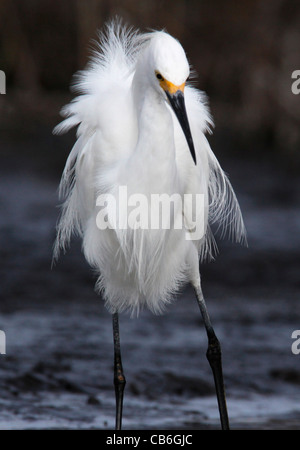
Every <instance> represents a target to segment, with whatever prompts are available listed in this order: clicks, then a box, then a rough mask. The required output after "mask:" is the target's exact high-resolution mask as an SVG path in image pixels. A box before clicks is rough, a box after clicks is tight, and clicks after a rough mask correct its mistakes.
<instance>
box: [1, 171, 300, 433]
mask: <svg viewBox="0 0 300 450" xmlns="http://www.w3.org/2000/svg"><path fill="white" fill-rule="evenodd" d="M226 169H227V171H228V172H229V173H230V174H231V180H232V182H233V185H234V187H235V189H236V191H237V195H238V197H239V199H240V203H241V207H242V210H243V213H244V217H245V222H246V227H247V230H248V241H249V247H248V248H240V247H238V246H237V245H234V244H230V243H221V244H220V255H219V256H218V258H217V259H216V261H215V262H212V263H210V264H208V265H205V266H203V267H202V268H201V269H202V279H203V290H204V294H205V296H206V301H207V306H208V309H209V313H210V315H211V318H212V321H213V324H214V327H215V331H216V334H217V335H218V337H219V340H220V341H221V344H222V349H223V366H224V377H225V385H226V389H227V401H228V410H229V416H230V419H231V426H232V428H233V429H298V428H300V401H299V399H300V355H294V354H293V353H292V351H291V345H292V342H293V340H292V339H291V334H292V332H293V330H295V329H300V308H299V291H300V281H299V269H300V245H299V244H300V233H299V231H300V210H299V204H300V189H299V187H300V186H299V184H300V183H299V182H298V181H297V179H296V178H292V177H289V176H288V175H285V174H284V173H283V171H280V170H279V169H275V168H269V167H268V166H262V167H260V169H259V170H258V169H257V166H256V165H254V164H252V163H250V164H249V163H246V162H245V163H243V162H239V163H234V164H231V165H230V164H229V165H228V168H226ZM57 183H58V177H53V176H52V177H46V176H44V174H43V173H39V172H38V171H34V172H33V171H29V170H28V169H27V168H26V166H24V167H22V166H21V165H20V166H19V167H18V168H17V170H12V165H10V166H9V167H8V169H7V170H5V169H4V167H3V166H2V169H1V181H0V184H1V190H0V206H1V211H2V213H1V217H0V244H1V247H0V252H1V258H0V275H1V303H0V329H1V330H4V331H5V333H6V355H0V429H112V428H113V427H114V388H113V344H112V326H111V316H110V315H109V313H108V312H107V311H106V310H105V308H104V306H103V303H102V301H101V299H100V298H98V296H97V295H96V294H95V292H94V290H93V286H94V282H95V277H94V276H93V274H92V273H91V271H90V269H89V267H88V266H87V264H86V263H85V261H84V257H83V255H82V254H81V251H80V243H79V242H77V241H75V242H74V245H73V246H72V248H71V250H70V251H69V252H68V253H67V254H66V255H65V256H63V257H62V258H61V260H60V261H59V262H58V263H57V265H56V266H55V267H54V268H52V269H51V253H52V244H53V240H54V232H55V231H54V228H55V223H56V219H57V214H58V209H57V207H56V205H57V203H58V201H57V191H56V189H57ZM120 333H121V345H122V352H123V365H124V370H125V374H126V378H127V385H126V391H125V399H124V422H123V423H124V429H127V430H129V429H173V430H176V429H178V430H179V429H218V428H219V427H220V425H219V419H218V410H217V404H216V398H215V395H214V386H213V379H212V374H211V372H210V368H209V365H208V362H207V360H206V357H205V352H206V347H207V341H206V334H205V330H204V327H203V324H202V320H201V317H200V313H199V311H198V307H197V304H196V301H195V299H194V294H193V292H192V290H191V289H190V288H188V287H187V288H186V289H184V290H183V291H182V292H181V293H180V294H179V295H178V298H177V299H176V301H175V302H174V303H173V304H171V305H170V306H169V307H168V310H167V312H166V314H165V315H163V316H154V315H152V314H151V313H150V312H147V311H144V312H142V314H141V315H140V316H139V317H138V318H130V317H129V316H127V315H122V316H121V320H120Z"/></svg>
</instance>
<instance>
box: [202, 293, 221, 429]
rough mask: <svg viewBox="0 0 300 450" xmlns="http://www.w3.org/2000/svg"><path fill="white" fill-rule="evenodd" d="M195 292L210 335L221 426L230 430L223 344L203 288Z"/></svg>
mask: <svg viewBox="0 0 300 450" xmlns="http://www.w3.org/2000/svg"><path fill="white" fill-rule="evenodd" d="M195 292H196V297H197V301H198V305H199V308H200V311H201V314H202V318H203V321H204V324H205V328H206V333H207V337H208V348H207V352H206V357H207V359H208V362H209V364H210V367H211V369H212V372H213V376H214V381H215V387H216V393H217V399H218V406H219V412H220V419H221V426H222V430H229V420H228V413H227V406H226V396H225V388H224V381H223V371H222V357H221V346H220V343H219V341H218V339H217V336H216V335H215V332H214V329H213V327H212V324H211V321H210V318H209V315H208V312H207V308H206V304H205V300H204V297H203V294H202V290H201V288H200V287H196V288H195Z"/></svg>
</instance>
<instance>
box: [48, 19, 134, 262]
mask: <svg viewBox="0 0 300 450" xmlns="http://www.w3.org/2000/svg"><path fill="white" fill-rule="evenodd" d="M99 42H101V44H100V43H97V48H96V49H95V51H94V54H93V57H92V58H91V62H90V63H89V65H88V66H87V68H86V69H85V70H83V71H81V72H79V73H78V74H76V75H75V79H74V85H73V90H74V92H75V93H78V94H79V95H78V96H77V97H76V98H75V99H74V100H73V101H71V103H69V104H68V105H66V106H65V107H64V108H63V109H62V111H61V114H62V116H63V117H64V118H65V119H64V120H63V121H62V122H61V123H60V124H59V125H57V126H56V127H55V129H54V133H65V132H67V131H68V130H70V129H71V128H73V127H75V126H77V127H78V128H77V141H76V143H75V145H74V147H73V149H72V151H71V153H70V155H69V157H68V159H67V162H66V165H65V169H64V172H63V175H62V179H61V183H60V191H59V192H60V197H61V198H63V199H64V203H63V205H62V213H61V217H60V220H59V223H58V226H57V239H56V243H55V249H54V259H56V258H57V257H58V255H59V252H60V249H64V248H65V247H66V245H67V244H68V243H69V241H70V237H71V235H72V233H73V232H77V233H79V234H82V231H83V228H84V226H85V222H86V220H88V218H89V217H90V215H91V214H92V213H93V210H94V206H95V195H96V194H97V193H96V192H95V190H96V187H95V186H96V183H95V177H96V176H98V177H99V170H100V171H101V167H103V166H104V165H107V164H109V165H110V166H112V165H114V163H117V161H119V160H120V159H122V158H123V157H124V156H126V155H128V152H130V151H132V149H133V148H134V144H135V140H136V134H137V131H136V129H135V127H136V120H135V117H134V112H133V106H132V98H131V96H130V95H129V90H130V86H131V82H132V77H133V70H134V62H135V58H136V53H137V52H138V50H139V49H140V47H141V45H142V39H141V38H140V35H139V34H138V33H136V32H134V31H132V30H131V29H128V28H126V27H123V26H122V24H121V23H120V22H117V21H114V22H111V23H110V24H108V25H107V27H106V30H105V31H104V32H103V33H101V35H100V36H99Z"/></svg>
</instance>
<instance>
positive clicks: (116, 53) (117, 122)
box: [54, 20, 246, 429]
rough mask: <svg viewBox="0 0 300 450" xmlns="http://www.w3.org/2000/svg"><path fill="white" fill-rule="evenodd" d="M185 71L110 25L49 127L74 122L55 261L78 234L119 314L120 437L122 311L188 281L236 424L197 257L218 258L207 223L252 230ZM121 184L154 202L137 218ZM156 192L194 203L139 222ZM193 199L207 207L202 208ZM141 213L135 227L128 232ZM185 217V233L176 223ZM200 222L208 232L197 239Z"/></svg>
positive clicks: (168, 54) (177, 51) (154, 43)
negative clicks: (165, 222)
mask: <svg viewBox="0 0 300 450" xmlns="http://www.w3.org/2000/svg"><path fill="white" fill-rule="evenodd" d="M189 75H190V67H189V63H188V60H187V57H186V54H185V52H184V50H183V48H182V46H181V44H180V43H179V42H178V40H176V39H175V38H173V37H171V36H170V35H169V34H168V33H166V32H164V31H153V32H150V33H140V32H138V31H134V30H132V29H129V28H127V27H126V26H123V25H122V23H121V22H120V21H117V20H115V21H111V22H109V23H108V24H107V25H106V28H105V30H104V31H103V32H102V33H101V34H100V35H99V43H98V44H97V47H96V50H95V51H94V54H93V57H92V59H91V61H90V63H89V65H88V66H87V68H86V69H85V70H84V71H81V72H79V74H78V75H77V78H76V80H75V83H74V86H75V90H76V92H78V93H79V94H80V95H79V96H77V97H76V98H75V99H74V100H73V101H72V102H71V103H70V104H68V105H67V106H65V107H64V108H63V110H62V115H63V116H64V117H65V120H64V121H63V122H61V123H60V124H59V125H58V126H57V127H56V128H55V130H54V132H56V133H62V132H66V131H67V130H69V129H70V128H72V127H75V126H78V129H77V141H76V143H75V145H74V147H73V149H72V151H71V153H70V155H69V157H68V160H67V162H66V166H65V169H64V172H63V175H62V180H61V183H60V195H61V197H63V198H64V203H63V206H62V213H61V217H60V220H59V223H58V226H57V238H56V243H55V248H54V259H57V257H58V255H59V252H60V250H65V249H66V247H67V245H68V244H69V241H70V238H71V236H72V234H73V233H77V234H79V235H80V236H81V237H82V240H83V252H84V255H85V258H86V260H87V261H88V263H89V264H90V265H91V266H92V267H93V268H94V269H96V271H97V274H98V276H99V278H98V281H97V285H96V286H97V289H98V290H99V292H101V294H102V296H103V298H104V299H105V302H106V306H107V308H108V309H109V311H110V312H111V313H112V317H113V336H114V350H115V359H114V362H115V369H114V384H115V391H116V429H121V421H122V405H123V392H124V387H125V376H124V373H123V369H122V360H121V352H120V339H119V323H118V314H119V312H121V311H123V310H130V311H131V312H132V313H138V312H139V310H140V309H141V308H142V307H144V306H145V307H148V308H150V310H152V311H153V312H154V313H161V312H162V311H163V310H164V307H165V306H166V304H167V303H169V302H170V300H171V298H172V294H174V292H176V291H177V290H178V289H179V287H180V286H182V285H183V284H184V283H186V282H190V283H191V284H192V286H193V287H194V289H195V293H196V298H197V301H198V304H199V307H200V311H201V314H202V317H203V320H204V324H205V327H206V332H207V336H208V350H207V358H208V361H209V363H210V365H211V368H212V371H213V375H214V380H215V386H216V392H217V398H218V405H219V411H220V419H221V424H222V428H223V429H228V428H229V421H228V414H227V407H226V399H225V391H224V383H223V375H222V364H221V349H220V344H219V341H218V339H217V338H216V335H215V333H214V330H213V328H212V325H211V322H210V319H209V316H208V313H207V309H206V305H205V301H204V298H203V295H202V290H201V283H200V273H199V260H200V261H203V260H205V259H209V258H211V257H212V256H213V253H214V250H215V247H216V245H215V241H214V237H213V234H212V232H211V228H210V226H211V225H212V224H214V223H217V224H218V226H219V228H220V229H221V231H222V233H223V234H224V233H226V232H228V235H229V237H231V238H232V239H234V240H236V241H237V242H240V243H243V242H244V241H245V239H246V238H245V228H244V224H243V219H242V215H241V212H240V208H239V205H238V202H237V199H236V196H235V194H234V192H233V190H232V187H231V185H230V183H229V181H228V179H227V177H226V175H225V174H224V172H223V170H222V169H221V167H220V165H219V163H218V161H217V159H216V157H215V156H214V154H213V152H212V150H211V148H210V146H209V143H208V141H207V139H206V137H205V133H206V132H208V131H210V127H211V126H212V118H211V116H210V113H209V111H208V107H207V105H206V102H205V96H204V94H203V93H202V92H201V91H199V90H197V89H195V88H194V87H192V86H191V84H190V83H189V82H187V80H188V77H189ZM120 187H122V188H124V187H126V192H127V195H128V197H129V198H131V200H132V199H135V198H143V199H146V200H149V202H146V203H144V204H143V205H144V206H143V208H142V209H139V214H137V213H136V211H134V210H133V206H137V204H136V203H135V204H134V203H131V204H129V203H128V204H124V202H123V203H122V199H121V194H120ZM153 194H156V195H163V194H165V195H168V196H169V198H171V196H172V195H175V194H176V195H178V196H179V198H184V196H186V197H188V195H190V197H189V199H188V201H187V202H186V203H185V204H184V207H183V206H182V204H181V203H180V202H179V203H178V202H177V203H176V202H174V208H173V210H172V212H171V210H170V212H169V217H168V218H169V219H170V221H169V224H170V226H169V227H163V226H162V223H160V225H159V227H156V228H155V227H152V228H151V226H148V227H143V226H141V217H139V216H140V215H141V214H144V219H145V217H146V219H148V218H149V217H150V216H151V214H152V215H153V213H154V212H155V213H157V210H156V211H154V207H153V206H152V203H151V202H150V197H151V196H152V195H153ZM135 195H138V196H139V197H134V196H135ZM196 195H200V196H201V199H202V203H201V205H202V208H200V210H199V209H197V208H195V205H196ZM99 196H100V197H101V196H102V197H101V198H102V200H103V199H104V200H105V202H106V203H105V205H106V206H105V208H104V211H105V214H106V222H105V223H106V224H107V227H106V228H105V227H102V228H101V226H99V223H98V222H97V219H98V217H99V216H98V214H99V211H100V209H99V204H100V203H101V201H100V202H99V201H98V199H99ZM151 198H152V197H151ZM112 199H113V200H114V201H113V200H112ZM118 200H119V203H118ZM116 204H118V210H117V213H116V212H115V210H114V206H115V205H116ZM102 212H103V210H102ZM134 212H135V213H136V214H135V215H133V216H132V217H131V226H123V225H124V220H125V219H126V220H127V219H128V217H129V214H130V213H134ZM126 214H127V215H126ZM180 217H181V218H183V222H182V223H183V226H182V227H181V228H180V227H175V226H174V223H175V222H176V220H177V219H178V218H180ZM124 218H125V219H124ZM193 219H194V220H193ZM118 220H119V221H118ZM132 222H133V223H132ZM146 222H147V220H146ZM120 224H121V225H122V226H121V225H120ZM126 224H127V222H126V223H125V225H126ZM195 224H196V225H199V226H200V227H202V228H201V229H202V230H203V232H202V234H201V235H198V236H197V238H196V239H195V238H193V229H194V228H195ZM118 225H119V226H118Z"/></svg>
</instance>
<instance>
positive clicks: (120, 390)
mask: <svg viewBox="0 0 300 450" xmlns="http://www.w3.org/2000/svg"><path fill="white" fill-rule="evenodd" d="M112 318H113V334H114V385H115V393H116V430H121V428H122V410H123V395H124V388H125V384H126V380H125V376H124V373H123V367H122V358H121V347H120V333H119V315H118V313H114V314H113V316H112Z"/></svg>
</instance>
